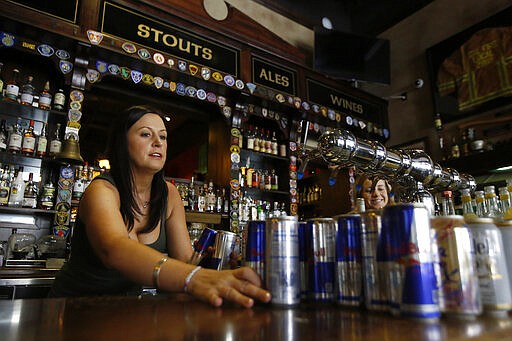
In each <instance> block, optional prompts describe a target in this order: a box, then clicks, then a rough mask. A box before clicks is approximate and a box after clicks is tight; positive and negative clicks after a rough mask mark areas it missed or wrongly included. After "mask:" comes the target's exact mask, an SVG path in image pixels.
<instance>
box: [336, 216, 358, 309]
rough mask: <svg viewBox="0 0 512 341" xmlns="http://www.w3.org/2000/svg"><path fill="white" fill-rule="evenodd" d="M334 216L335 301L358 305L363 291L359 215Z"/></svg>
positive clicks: (342, 303) (346, 304) (347, 304)
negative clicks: (335, 228)
mask: <svg viewBox="0 0 512 341" xmlns="http://www.w3.org/2000/svg"><path fill="white" fill-rule="evenodd" d="M334 218H335V219H337V221H338V226H337V227H338V228H337V231H336V241H335V245H336V267H335V282H336V289H337V290H336V291H337V302H338V303H339V304H341V305H345V306H360V305H361V302H362V291H363V283H362V271H361V217H360V216H359V215H358V214H345V215H339V216H337V217H334Z"/></svg>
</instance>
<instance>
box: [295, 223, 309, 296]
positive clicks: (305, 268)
mask: <svg viewBox="0 0 512 341" xmlns="http://www.w3.org/2000/svg"><path fill="white" fill-rule="evenodd" d="M298 224H299V226H298V229H299V276H300V298H301V299H306V298H307V295H308V292H309V263H308V249H309V247H310V245H311V242H310V241H309V240H308V239H307V226H308V224H307V222H305V221H300V222H299V223H298Z"/></svg>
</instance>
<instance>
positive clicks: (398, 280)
mask: <svg viewBox="0 0 512 341" xmlns="http://www.w3.org/2000/svg"><path fill="white" fill-rule="evenodd" d="M380 243H382V244H383V245H382V246H379V248H380V249H381V250H383V251H384V252H385V254H386V260H387V263H386V264H387V265H388V266H389V268H388V270H389V288H390V301H391V302H390V304H391V312H392V313H395V314H396V313H398V314H401V315H404V316H411V317H419V318H438V317H439V316H440V315H441V313H440V309H439V303H438V292H437V282H436V276H435V270H434V262H433V258H434V257H433V254H432V252H433V251H432V245H431V234H430V220H429V212H428V210H427V209H426V207H425V206H424V205H421V204H398V205H393V206H387V207H385V208H384V210H383V214H382V230H381V238H380V240H379V244H380Z"/></svg>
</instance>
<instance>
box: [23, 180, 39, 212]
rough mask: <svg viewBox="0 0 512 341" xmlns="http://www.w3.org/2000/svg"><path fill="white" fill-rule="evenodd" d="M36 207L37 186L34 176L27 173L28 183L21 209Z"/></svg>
mask: <svg viewBox="0 0 512 341" xmlns="http://www.w3.org/2000/svg"><path fill="white" fill-rule="evenodd" d="M36 206H37V185H36V183H35V182H34V174H33V173H29V175H28V183H27V185H26V186H25V194H24V196H23V204H22V207H27V208H36Z"/></svg>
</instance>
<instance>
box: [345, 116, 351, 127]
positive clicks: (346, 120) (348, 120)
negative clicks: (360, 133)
mask: <svg viewBox="0 0 512 341" xmlns="http://www.w3.org/2000/svg"><path fill="white" fill-rule="evenodd" d="M345 122H347V124H348V125H349V126H351V125H352V117H350V116H347V118H345Z"/></svg>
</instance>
